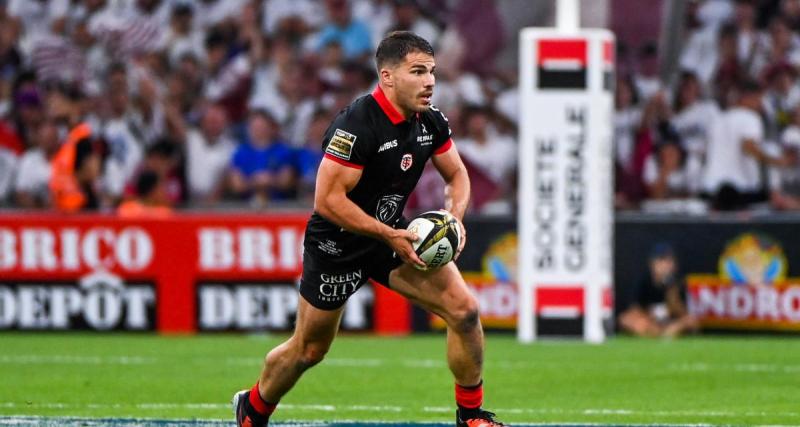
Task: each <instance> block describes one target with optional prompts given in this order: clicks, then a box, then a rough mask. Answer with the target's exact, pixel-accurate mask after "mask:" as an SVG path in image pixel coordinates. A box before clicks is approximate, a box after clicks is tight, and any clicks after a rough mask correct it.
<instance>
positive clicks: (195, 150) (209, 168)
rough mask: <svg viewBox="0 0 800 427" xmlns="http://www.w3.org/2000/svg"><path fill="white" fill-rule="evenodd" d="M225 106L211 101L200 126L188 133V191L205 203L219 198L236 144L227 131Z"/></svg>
mask: <svg viewBox="0 0 800 427" xmlns="http://www.w3.org/2000/svg"><path fill="white" fill-rule="evenodd" d="M227 126H228V117H227V115H226V114H225V110H224V109H223V108H222V107H220V106H219V105H216V104H210V105H209V106H208V107H206V110H205V112H204V113H203V118H202V120H201V122H200V128H199V129H195V128H192V129H190V130H189V131H188V132H187V134H186V142H185V144H186V148H185V150H186V171H187V174H186V175H187V181H188V185H189V194H190V196H191V197H192V198H193V199H195V200H196V201H198V202H200V203H203V204H206V205H208V204H211V203H214V202H217V201H219V200H220V198H221V197H222V193H223V190H224V177H225V173H226V171H227V169H228V165H229V164H230V161H231V155H232V154H233V151H234V150H235V148H236V145H235V143H234V142H233V140H232V139H231V137H230V136H229V135H228V133H227V132H226V128H227Z"/></svg>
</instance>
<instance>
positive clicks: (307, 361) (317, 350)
mask: <svg viewBox="0 0 800 427" xmlns="http://www.w3.org/2000/svg"><path fill="white" fill-rule="evenodd" d="M329 348H330V346H328V345H324V344H317V343H306V344H305V345H302V346H300V348H299V351H298V353H297V354H298V357H297V366H298V368H300V369H301V370H303V371H305V370H306V369H308V368H310V367H312V366H314V365H316V364H318V363H319V362H322V359H324V358H325V354H326V353H328V349H329Z"/></svg>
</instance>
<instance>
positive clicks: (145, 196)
mask: <svg viewBox="0 0 800 427" xmlns="http://www.w3.org/2000/svg"><path fill="white" fill-rule="evenodd" d="M117 215H119V216H120V217H122V218H168V217H169V216H170V215H172V208H171V207H170V202H169V197H168V195H167V190H166V185H165V183H164V181H163V180H162V178H161V175H159V174H158V173H157V172H154V171H151V170H144V171H142V173H140V174H139V176H138V178H137V179H136V197H135V198H133V199H130V200H127V201H125V202H122V204H120V205H119V207H118V208H117Z"/></svg>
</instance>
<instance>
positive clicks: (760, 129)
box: [740, 112, 764, 142]
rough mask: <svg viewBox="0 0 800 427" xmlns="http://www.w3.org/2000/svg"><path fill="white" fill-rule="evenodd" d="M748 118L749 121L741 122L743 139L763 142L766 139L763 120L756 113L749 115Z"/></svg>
mask: <svg viewBox="0 0 800 427" xmlns="http://www.w3.org/2000/svg"><path fill="white" fill-rule="evenodd" d="M748 113H749V112H748ZM746 117H747V119H746V120H742V122H741V129H740V130H741V132H742V134H741V136H742V138H744V139H752V140H754V141H755V142H761V141H762V140H763V139H764V126H763V125H762V123H761V118H760V117H758V115H756V114H755V113H749V114H747V116H746Z"/></svg>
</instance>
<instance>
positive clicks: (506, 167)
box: [458, 106, 517, 210]
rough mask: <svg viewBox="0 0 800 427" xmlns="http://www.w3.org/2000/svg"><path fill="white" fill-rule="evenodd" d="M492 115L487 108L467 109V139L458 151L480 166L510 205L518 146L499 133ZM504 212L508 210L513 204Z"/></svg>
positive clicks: (460, 144)
mask: <svg viewBox="0 0 800 427" xmlns="http://www.w3.org/2000/svg"><path fill="white" fill-rule="evenodd" d="M491 120H492V113H491V112H490V111H489V110H488V109H487V108H485V107H477V106H471V107H467V108H466V111H465V112H464V115H463V117H462V122H463V125H462V127H463V128H464V130H465V131H466V136H465V137H464V138H462V139H461V140H459V141H458V151H459V153H460V154H461V156H463V157H464V158H465V159H466V161H468V162H469V163H471V164H472V165H474V166H476V167H478V168H479V169H480V170H481V171H482V172H483V173H484V174H485V175H487V176H489V177H490V178H491V179H492V181H494V183H495V185H497V186H498V187H500V188H501V194H500V197H501V198H503V199H504V200H501V201H500V202H508V197H509V196H510V195H511V192H512V190H513V189H514V187H513V186H512V185H510V183H511V182H513V174H514V171H515V170H516V166H517V144H516V143H515V141H514V139H513V138H511V137H509V136H508V135H503V134H499V133H498V132H497V131H496V129H495V128H494V127H493V126H492V121H491ZM503 209H509V210H510V205H507V206H505V207H504V208H503Z"/></svg>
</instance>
